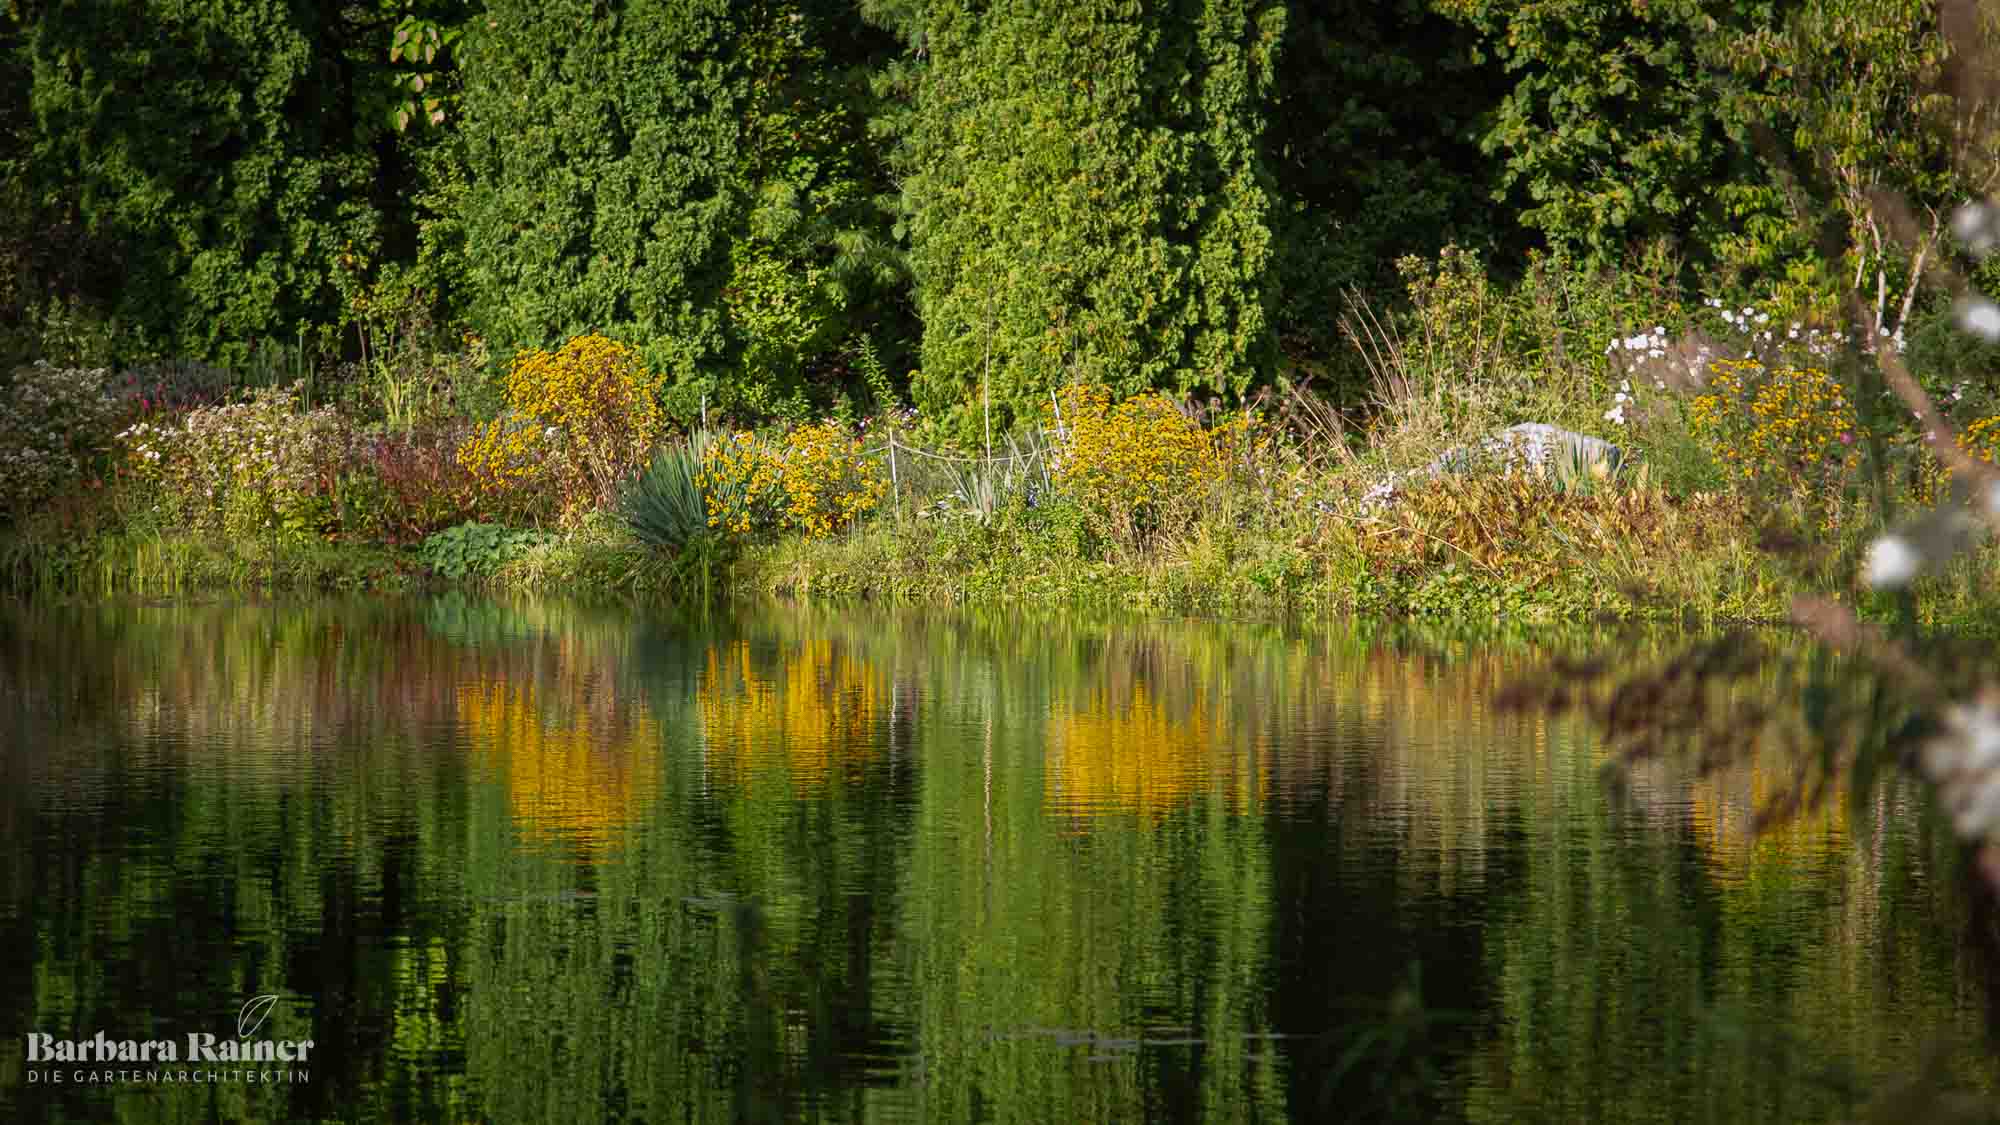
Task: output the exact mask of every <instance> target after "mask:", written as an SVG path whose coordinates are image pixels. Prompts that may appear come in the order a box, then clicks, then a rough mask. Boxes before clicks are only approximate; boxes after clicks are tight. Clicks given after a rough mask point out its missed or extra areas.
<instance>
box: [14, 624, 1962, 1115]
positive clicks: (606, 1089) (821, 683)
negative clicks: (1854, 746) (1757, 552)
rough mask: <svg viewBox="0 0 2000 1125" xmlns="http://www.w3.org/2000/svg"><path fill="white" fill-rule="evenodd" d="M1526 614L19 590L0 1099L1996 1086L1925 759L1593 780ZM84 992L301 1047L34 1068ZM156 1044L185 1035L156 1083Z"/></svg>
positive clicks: (518, 1101) (1097, 1103)
mask: <svg viewBox="0 0 2000 1125" xmlns="http://www.w3.org/2000/svg"><path fill="white" fill-rule="evenodd" d="M1607 643H1608V642H1607ZM1618 643H1619V644H1636V645H1637V646H1638V647H1637V648H1636V649H1634V650H1633V651H1634V653H1635V655H1634V657H1633V658H1634V659H1638V658H1639V654H1642V652H1643V650H1644V649H1645V647H1646V646H1647V645H1648V644H1655V643H1666V642H1649V641H1645V640H1640V641H1637V642H1625V641H1621V642H1618ZM1542 655H1543V653H1542V649H1541V647H1540V646H1538V645H1537V644H1534V643H1527V642H1512V643H1497V642H1495V643H1444V642H1423V641H1414V640H1410V639H1409V638H1407V637H1404V638H1394V637H1387V636H1384V635H1382V634H1379V633H1376V634H1370V633H1368V632H1366V631H1355V630H1352V629H1345V628H1338V627H1317V628H1312V629H1291V628H1283V627H1277V626H1268V625H1243V624H1234V623H1214V622H1186V623H1183V622H1129V621H1127V622H1113V623H1079V622H1075V621H1067V622H1066V621H1063V620H1059V619H1046V618H1023V617H1017V616H1011V615H992V616H974V615H966V616H939V615H888V614H876V613H871V612H867V611H862V610H850V611H844V612H829V611H812V610H806V609H790V608H760V609H754V610H739V611H735V612H731V613H725V614H717V615H709V616H706V617H704V618H701V619H698V620H689V619H685V618H682V617H676V616H672V615H662V614H651V613H647V612H642V611H638V610H630V609H589V608H582V607H577V606H570V605H564V604H547V603H497V602H485V601H479V600H475V599H468V598H465V597H463V596H446V597H440V598H436V599H430V600H411V601H380V600H357V601H329V602H308V603H277V604H242V603H221V604H175V605H146V604H137V603H128V604H110V605H99V606H90V607H82V608H79V607H26V606H21V605H13V606H0V844H4V849H0V1121H9V1122H11V1121H27V1122H39V1121H99V1120H104V1121H129V1122H209V1121H225V1122H233V1121H256V1122H264V1121H272V1122H291V1121H343V1122H374V1121H383V1122H390V1121H449V1122H495V1123H513V1122H541V1121H562V1122H572V1121H573V1122H590V1123H597V1122H610V1121H625V1122H641V1121H643V1122H655V1123H667V1122H688V1121H715V1122H731V1121H747V1122H758V1121H829V1122H831V1121H912V1122H914V1121H939V1122H967V1121H1007V1122H1034V1123H1044V1122H1110V1121H1253V1120H1254V1121H1332V1120H1417V1121H1432V1120H1447V1121H1450V1120H1463V1121H1479V1122H1488V1121H1491V1122H1504V1121H1745V1122H1753V1121H1754V1122H1763V1121H1815V1120H1849V1119H1854V1118H1856V1117H1857V1116H1860V1115H1862V1114H1863V1113H1864V1112H1866V1111H1868V1109H1869V1107H1870V1106H1871V1104H1872V1103H1874V1102H1876V1101H1877V1100H1878V1099H1880V1098H1882V1097H1884V1096H1885V1091H1888V1090H1889V1089H1890V1088H1891V1087H1892V1086H1893V1085H1894V1084H1895V1083H1897V1082H1899V1081H1902V1080H1905V1079H1908V1078H1910V1077H1912V1076H1916V1075H1922V1076H1925V1077H1924V1081H1926V1082H1931V1083H1933V1084H1949V1085H1955V1086H1957V1087H1959V1088H1962V1089H1965V1090H1969V1091H1971V1092H1972V1093H1973V1094H1974V1095H1975V1096H1976V1097H1985V1096H1989V1095H1990V1093H1991V1091H1992V1090H1993V1089H1994V1078H1995V1074H1996V1067H1995V1065H1994V1064H1993V1063H1992V1061H1991V1060H1992V1058H1993V1056H1992V1054H1991V1053H1990V1050H1989V1048H1988V1047H1987V1046H1986V1045H1987V1043H1988V1039H1987V1023H1988V1015H1987V1013H1988V1008H1989V998H1988V997H1989V992H1988V976H1989V974H1988V973H1987V971H1986V969H1985V968H1984V963H1983V961H1982V960H1981V958H1980V957H1979V956H1978V955H1977V954H1976V953H1975V952H1974V950H1975V948H1976V946H1977V943H1976V942H1975V941H1974V940H1973V938H1972V937H1971V936H1969V935H1970V934H1972V933H1973V932H1974V931H1976V930H1977V929H1978V927H1979V926H1980V925H1981V923H1980V922H1979V921H1978V920H1977V918H1976V917H1975V912H1974V910H1973V909H1972V907H1971V906H1970V905H1969V904H1968V901H1967V895H1966V893H1965V891H1964V890H1963V879H1962V876H1961V875H1960V864H1959V860H1958V859H1957V857H1956V855H1955V853H1954V851H1953V849H1952V847H1951V845H1950V841H1949V840H1948V838H1947V837H1946V835H1945V833H1944V832H1943V830H1942V827H1941V825H1940V823H1939V821H1938V819H1937V818H1936V817H1935V815H1934V814H1932V813H1931V812H1930V811H1928V809H1927V807H1926V804H1925V801H1924V799H1923V796H1922V794H1921V792H1919V791H1918V790H1916V789H1915V788H1914V787H1913V786H1908V785H1904V784H1900V783H1888V784H1883V785H1879V786H1875V787H1873V788H1872V789H1870V790H1868V791H1867V793H1866V795H1865V797H1864V798H1863V800H1862V801H1861V803H1859V804H1844V803H1841V802H1839V801H1835V802H1833V803H1831V804H1829V805H1827V806H1826V807H1824V808H1822V809H1820V810H1819V811H1817V812H1814V813H1812V814H1809V815H1807V816H1805V817H1803V818H1800V819H1798V820H1796V821H1794V822H1792V823H1790V824H1788V825H1786V826H1784V827H1782V828H1780V829H1778V830H1776V831H1773V832H1770V833H1768V834H1765V835H1762V836H1759V837H1755V838H1753V837H1751V836H1750V835H1749V834H1748V832H1747V827H1748V823H1749V820H1750V818H1751V816H1752V814H1753V813H1754V812H1755V810H1756V808H1757V807H1758V803H1759V801H1760V799H1761V798H1762V796H1763V795H1764V794H1765V793H1767V792H1768V791H1769V790H1770V789H1771V788H1772V786H1774V785H1776V784H1778V783H1779V779H1778V778H1775V777H1773V776H1770V774H1771V772H1772V771H1771V770H1768V769H1763V768H1761V767H1760V768H1757V769H1739V770H1736V771H1733V772H1731V773H1729V774H1726V775H1723V776H1718V777H1713V778H1709V779H1704V780H1699V781H1696V780H1692V779H1690V778H1688V777H1686V776H1684V775H1679V774H1676V773H1675V772H1674V771H1672V770H1670V769H1664V768H1663V769H1661V770H1659V771H1655V772H1650V773H1643V774H1641V775H1639V776H1637V777H1636V778H1635V779H1634V781H1633V784H1632V786H1631V787H1630V791H1629V793H1627V794H1626V795H1624V796H1623V797H1621V798H1619V799H1616V800H1614V799H1613V795H1612V792H1611V790H1609V789H1608V788H1607V787H1606V785H1605V784H1604V781H1603V778H1602V775H1601V767H1602V766H1603V764H1604V755H1603V752H1602V751H1601V750H1600V749H1599V747H1598V745H1597V744H1596V742H1595V741H1594V739H1593V736H1592V734H1591V732H1590V731H1589V730H1588V729H1587V728H1586V727H1585V726H1583V725H1582V724H1581V723H1580V722H1577V721H1572V720H1558V719H1549V718H1543V717H1540V716H1538V715H1533V714H1529V715H1521V714H1502V713H1498V712H1497V711H1496V710H1495V708H1494V707H1493V700H1494V696H1495V694H1496V693H1497V692H1498V691H1500V690H1501V689H1502V688H1503V687H1504V686H1505V685H1506V684H1507V683H1508V682H1509V680H1510V678H1514V677H1520V676H1527V675H1533V674H1535V670H1536V668H1537V661H1538V660H1540V659H1541V658H1542ZM261 996H274V997H276V1001H275V1003H272V1004H270V1006H269V1009H268V1013H267V1018H266V1019H265V1020H264V1022H263V1023H262V1024H261V1025H259V1026H257V1027H256V1028H255V1029H254V1030H253V1031H252V1033H251V1034H250V1035H249V1036H240V1035H239V1034H238V1032H239V1030H241V1029H240V1027H239V1023H238V1021H239V1017H240V1016H241V1015H242V1012H243V1007H244V1005H245V1004H246V1002H248V1001H250V1000H252V999H254V998H256V997H261ZM99 1032H102V1034H103V1036H104V1037H105V1038H107V1039H110V1040H148V1041H151V1040H165V1041H169V1042H175V1043H185V1042H186V1041H187V1037H188V1036H189V1035H191V1034H192V1035H203V1034H212V1035H215V1036H216V1037H218V1038H219V1039H241V1040H243V1041H245V1042H251V1041H256V1040H285V1041H291V1042H297V1041H304V1040H311V1041H312V1042H313V1047H312V1048H311V1051H310V1054H309V1056H308V1058H309V1062H308V1063H304V1064H299V1065H296V1066H281V1065H262V1066H252V1067H249V1068H247V1069H250V1070H255V1071H257V1072H258V1073H257V1075H256V1078H257V1080H256V1081H250V1080H248V1077H247V1076H245V1075H244V1074H242V1073H240V1071H241V1070H242V1069H244V1068H240V1067H239V1068H224V1067H219V1066H211V1065H207V1064H201V1065H194V1064H188V1063H185V1062H183V1063H181V1064H180V1065H179V1066H177V1067H175V1066H147V1065H143V1064H121V1063H116V1062H114V1063H109V1064H92V1063H64V1064H51V1063H48V1062H34V1061H31V1060H30V1058H29V1053H30V1040H29V1037H30V1036H31V1035H33V1034H36V1033H41V1034H44V1035H47V1036H50V1037H52V1038H53V1039H59V1040H76V1039H89V1038H91V1037H92V1036H94V1035H96V1034H97V1033H99ZM190 1066H193V1069H194V1070H207V1071H221V1072H222V1074H221V1077H220V1078H219V1079H218V1078H216V1077H214V1076H213V1075H211V1076H210V1077H208V1078H206V1079H198V1078H195V1077H190V1078H189V1079H188V1080H185V1081H182V1080H178V1079H177V1078H176V1080H172V1081H169V1080H167V1077H163V1076H162V1074H161V1073H159V1072H162V1071H167V1072H172V1071H182V1072H185V1071H187V1070H188V1069H189V1068H190ZM168 1077H173V1076H172V1075H169V1076H168Z"/></svg>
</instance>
